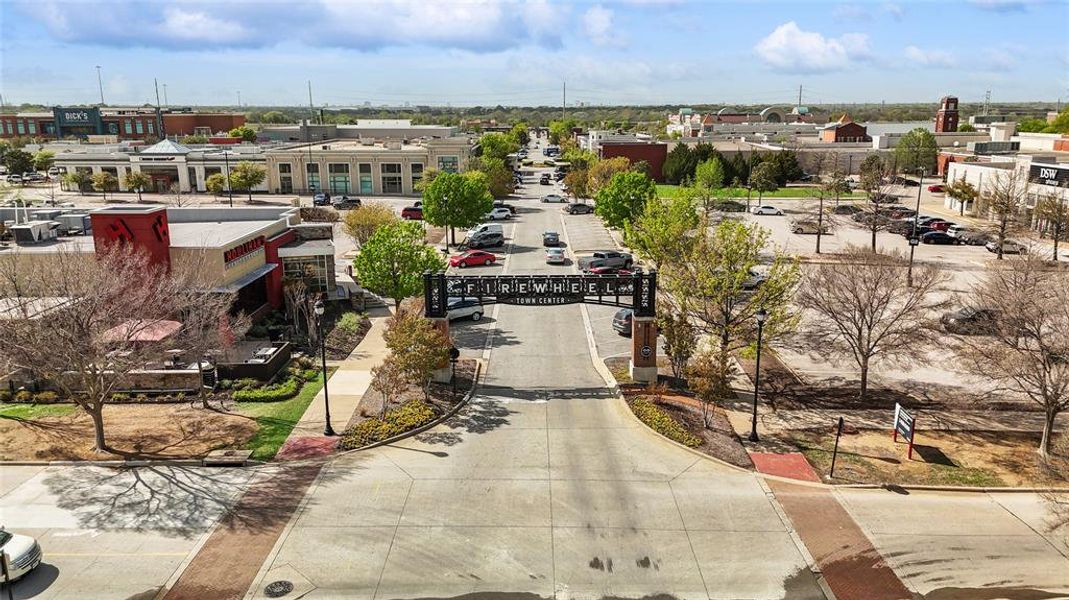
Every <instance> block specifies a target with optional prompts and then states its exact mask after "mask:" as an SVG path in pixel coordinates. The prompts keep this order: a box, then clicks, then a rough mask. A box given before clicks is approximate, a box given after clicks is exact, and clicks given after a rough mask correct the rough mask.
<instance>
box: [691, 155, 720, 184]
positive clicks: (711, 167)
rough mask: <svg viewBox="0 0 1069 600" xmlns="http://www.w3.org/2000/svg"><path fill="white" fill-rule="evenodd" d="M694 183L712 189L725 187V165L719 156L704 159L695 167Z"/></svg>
mask: <svg viewBox="0 0 1069 600" xmlns="http://www.w3.org/2000/svg"><path fill="white" fill-rule="evenodd" d="M694 183H695V184H697V185H702V186H705V187H707V188H709V189H711V190H718V189H720V188H722V187H724V165H723V163H721V162H720V159H719V158H717V157H715V156H714V157H713V158H710V159H709V160H705V161H702V162H701V163H699V164H698V166H697V167H696V168H695V169H694Z"/></svg>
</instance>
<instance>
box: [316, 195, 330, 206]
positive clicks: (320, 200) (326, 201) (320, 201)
mask: <svg viewBox="0 0 1069 600" xmlns="http://www.w3.org/2000/svg"><path fill="white" fill-rule="evenodd" d="M312 206H330V195H329V194H316V195H315V196H312Z"/></svg>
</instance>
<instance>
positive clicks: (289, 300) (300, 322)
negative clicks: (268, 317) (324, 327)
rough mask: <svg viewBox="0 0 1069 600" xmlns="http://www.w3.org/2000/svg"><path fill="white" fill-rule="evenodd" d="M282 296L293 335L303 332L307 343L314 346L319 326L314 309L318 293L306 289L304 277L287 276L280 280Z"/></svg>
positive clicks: (317, 340) (317, 339)
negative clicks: (306, 337)
mask: <svg viewBox="0 0 1069 600" xmlns="http://www.w3.org/2000/svg"><path fill="white" fill-rule="evenodd" d="M282 297H283V300H284V301H285V305H286V315H287V316H288V317H289V319H290V323H291V324H292V325H293V333H294V335H297V336H299V335H301V334H302V332H303V333H304V334H306V335H307V336H308V345H309V346H312V347H315V345H316V344H317V343H318V342H319V328H318V327H317V325H318V323H317V322H316V314H315V310H314V309H315V303H316V300H317V299H318V297H319V295H318V294H316V293H314V292H312V291H311V290H309V289H308V285H307V284H306V283H305V282H304V279H300V278H288V279H286V280H285V281H283V282H282Z"/></svg>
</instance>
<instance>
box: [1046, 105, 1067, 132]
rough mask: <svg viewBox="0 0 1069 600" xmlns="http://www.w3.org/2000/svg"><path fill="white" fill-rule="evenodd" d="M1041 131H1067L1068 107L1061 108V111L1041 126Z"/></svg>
mask: <svg viewBox="0 0 1069 600" xmlns="http://www.w3.org/2000/svg"><path fill="white" fill-rule="evenodd" d="M1043 133H1069V108H1065V109H1062V112H1060V113H1058V115H1057V116H1056V117H1054V120H1053V121H1051V122H1050V124H1049V125H1047V126H1046V127H1044V128H1043Z"/></svg>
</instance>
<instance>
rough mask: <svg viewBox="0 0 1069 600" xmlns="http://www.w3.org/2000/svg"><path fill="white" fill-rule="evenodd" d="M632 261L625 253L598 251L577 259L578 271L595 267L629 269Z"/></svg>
mask: <svg viewBox="0 0 1069 600" xmlns="http://www.w3.org/2000/svg"><path fill="white" fill-rule="evenodd" d="M632 263H634V259H633V258H631V255H630V254H628V253H626V252H614V251H608V250H605V251H600V252H595V253H594V254H592V255H591V256H589V257H582V258H580V259H579V270H580V271H584V272H586V271H589V270H590V269H593V268H597V267H623V268H627V267H630V266H631V265H632Z"/></svg>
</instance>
